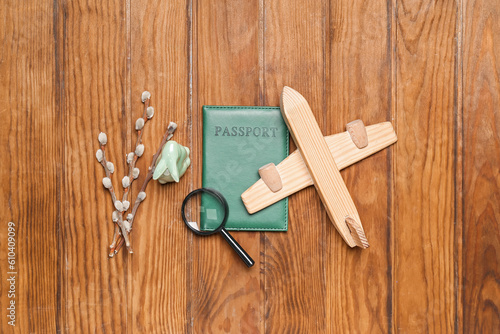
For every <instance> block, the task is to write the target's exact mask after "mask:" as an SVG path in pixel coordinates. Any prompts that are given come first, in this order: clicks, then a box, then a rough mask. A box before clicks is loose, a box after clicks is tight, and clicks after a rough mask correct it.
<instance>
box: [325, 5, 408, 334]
mask: <svg viewBox="0 0 500 334" xmlns="http://www.w3.org/2000/svg"><path fill="white" fill-rule="evenodd" d="M391 10H392V8H391V1H388V2H384V1H369V2H366V1H358V0H355V1H345V0H343V1H335V2H331V5H330V7H329V12H328V14H327V15H328V17H327V21H328V22H329V29H328V30H327V36H326V40H327V41H328V44H327V50H328V51H327V54H326V57H325V59H326V67H327V69H326V79H325V80H326V96H327V100H326V106H325V109H326V110H328V113H326V114H325V116H324V118H325V125H326V126H325V130H324V133H325V134H332V133H338V132H340V131H345V127H346V124H347V123H349V122H351V121H353V120H355V119H361V120H362V121H363V122H364V123H365V124H374V123H378V122H382V121H392V118H391V114H390V112H391V97H392V96H391V95H392V94H391V86H392V85H393V84H394V85H395V82H393V81H392V79H391V71H392V67H391V66H392V65H391V52H392V47H391V43H392V42H391V34H392V31H391V29H395V28H396V26H395V25H394V26H392V25H391V18H392V17H391ZM391 27H392V28H391ZM396 130H397V129H396ZM396 132H397V134H398V138H401V134H400V133H399V131H396ZM403 136H404V134H403ZM369 145H370V141H369ZM398 145H400V143H399V139H398V142H397V143H396V144H394V145H393V146H391V147H389V148H387V149H384V150H382V151H381V152H379V153H377V154H374V155H372V156H370V157H368V158H367V159H365V160H363V161H360V162H358V163H356V164H354V165H352V166H351V167H349V168H346V169H344V170H343V171H342V172H341V175H342V178H343V179H344V182H345V183H346V186H347V189H349V192H350V194H351V196H352V197H353V200H354V203H355V204H356V208H357V209H358V212H359V215H360V217H361V219H362V221H363V228H364V230H365V234H366V236H367V237H368V240H369V241H370V248H368V249H366V250H360V249H359V250H358V249H350V248H349V247H347V246H346V245H345V243H344V241H343V240H342V239H341V238H340V236H339V235H338V233H337V232H336V231H335V230H334V229H333V228H328V229H327V230H326V231H325V234H326V243H327V244H328V245H330V247H329V248H328V249H327V253H326V254H325V257H327V258H328V259H329V261H328V262H327V263H326V268H325V269H326V282H327V284H326V294H325V296H326V297H325V299H326V303H327V305H328V309H329V313H328V314H327V317H328V319H330V327H329V329H330V332H336V331H338V329H339V328H341V329H342V330H341V331H342V332H344V333H388V332H390V331H391V327H392V325H391V321H392V298H391V296H392V293H391V289H392V287H391V283H392V280H391V273H392V262H391V251H390V247H391V242H392V238H391V233H390V231H391V221H390V219H389V217H388V216H390V202H391V195H392V194H391V186H390V181H391V177H392V174H393V170H392V167H391V164H390V154H391V151H392V150H393V149H394V148H395V147H397V146H398ZM395 332H396V331H395Z"/></svg>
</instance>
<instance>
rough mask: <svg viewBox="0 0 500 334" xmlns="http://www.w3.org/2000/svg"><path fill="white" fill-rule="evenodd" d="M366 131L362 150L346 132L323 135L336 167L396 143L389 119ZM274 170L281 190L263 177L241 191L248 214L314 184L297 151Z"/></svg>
mask: <svg viewBox="0 0 500 334" xmlns="http://www.w3.org/2000/svg"><path fill="white" fill-rule="evenodd" d="M366 131H367V133H368V138H369V142H368V146H366V147H365V148H364V149H362V150H360V149H358V148H357V147H356V145H355V144H354V143H353V141H352V140H351V137H350V136H349V133H347V132H342V133H337V134H335V135H331V136H326V137H325V141H326V144H327V145H328V148H329V150H330V153H331V154H332V155H333V158H334V160H335V163H336V164H337V167H338V168H339V169H344V168H346V167H348V166H350V165H352V164H354V163H356V162H358V161H360V160H362V159H365V158H366V157H368V156H370V155H372V154H374V153H375V152H377V151H380V150H382V149H384V148H386V147H387V146H389V145H391V144H393V143H395V142H396V140H397V136H396V133H395V132H394V128H393V127H392V124H391V123H389V122H383V123H379V124H374V125H370V126H367V127H366ZM276 169H277V170H278V173H279V175H280V176H281V179H282V186H283V188H282V189H281V190H279V191H278V192H273V191H272V190H271V189H269V187H268V186H267V185H266V184H265V183H264V182H263V180H262V179H259V180H258V181H257V182H255V183H254V184H253V185H252V186H250V187H249V188H248V189H247V190H246V191H245V192H244V193H243V194H241V199H242V200H243V203H244V204H245V207H246V209H247V210H248V212H249V213H255V212H257V211H259V210H262V209H264V208H266V207H268V206H269V205H271V204H274V203H276V202H278V201H279V200H281V199H283V198H285V197H287V196H290V195H293V194H295V193H296V192H298V191H300V190H302V189H304V188H307V187H309V186H312V185H313V180H312V178H311V175H309V172H308V170H307V166H306V165H305V163H304V161H303V160H302V156H301V155H300V152H299V151H298V150H295V151H294V152H292V153H290V155H289V156H288V157H287V158H286V159H284V160H283V161H282V162H280V163H279V164H278V166H276Z"/></svg>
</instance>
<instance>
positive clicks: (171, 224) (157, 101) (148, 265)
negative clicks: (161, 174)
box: [128, 1, 193, 333]
mask: <svg viewBox="0 0 500 334" xmlns="http://www.w3.org/2000/svg"><path fill="white" fill-rule="evenodd" d="M187 14H188V13H187V8H186V2H185V1H133V2H132V6H131V8H130V15H131V18H130V20H131V21H130V25H131V30H130V33H131V36H130V43H131V45H130V50H131V51H130V52H131V64H130V68H131V74H130V76H131V77H130V81H131V85H130V91H131V93H130V96H131V110H130V111H129V113H130V118H131V119H132V120H133V123H135V120H136V119H137V118H138V117H139V115H140V111H141V110H142V109H141V108H142V103H141V101H140V99H139V97H140V95H141V92H142V91H143V90H145V89H146V90H148V91H150V92H151V94H152V100H151V101H152V104H151V105H152V106H153V107H154V108H155V114H154V116H153V118H152V119H151V122H148V124H147V125H146V129H145V132H144V139H143V143H144V145H145V146H146V151H145V153H144V157H143V158H142V159H141V160H140V162H139V164H138V167H139V168H140V170H141V174H142V175H141V176H140V177H139V179H138V180H139V182H138V183H139V184H142V181H143V179H144V178H145V175H146V173H145V171H146V169H147V166H149V164H150V163H151V157H152V155H153V154H154V152H155V151H156V149H157V148H158V145H159V144H160V140H161V137H162V135H163V133H164V132H165V131H166V129H167V126H168V123H169V122H176V123H177V125H178V127H177V130H176V132H175V133H174V137H173V138H172V140H175V141H177V142H178V143H180V144H182V145H185V146H189V147H191V140H190V135H191V126H190V123H189V122H190V117H191V115H190V110H189V79H190V73H189V71H188V68H189V66H188V64H189V54H188V48H187V47H186V46H187V45H188V43H189V27H188V25H187V24H186V18H187ZM180 23H182V24H180ZM158 50H162V52H158ZM129 136H130V135H128V137H129ZM128 147H130V143H129V145H128ZM129 150H130V149H129ZM192 154H193V153H192ZM191 175H192V174H191V173H189V172H187V173H186V174H185V176H183V177H182V178H181V180H180V182H179V183H175V182H174V183H168V184H165V185H160V184H159V183H158V182H150V184H149V185H148V188H147V190H146V194H147V198H146V200H145V201H144V203H143V204H142V205H141V207H140V208H139V210H138V213H137V219H136V221H135V223H134V231H133V233H132V238H133V241H132V243H133V247H134V252H135V254H134V255H133V256H132V263H131V264H132V267H131V272H129V275H130V279H131V281H130V283H131V285H132V286H131V289H130V290H129V291H128V292H129V294H131V295H130V298H131V299H130V303H129V305H128V308H129V314H130V320H129V321H130V327H131V331H130V332H131V333H136V332H146V333H152V332H163V333H167V332H170V333H181V332H185V331H186V329H187V328H188V326H189V325H188V320H187V319H188V318H187V317H188V315H187V312H186V308H187V305H188V299H187V297H188V296H189V292H188V290H187V287H188V285H187V279H188V277H187V271H186V267H187V263H188V261H187V255H188V249H189V243H188V232H187V230H186V228H185V226H184V223H183V222H182V219H181V215H180V212H181V203H182V200H183V199H184V197H185V196H186V195H187V194H188V192H189V189H190V187H191V183H192V178H191ZM136 195H137V190H136V191H135V192H134V194H133V196H134V198H135V196H136Z"/></svg>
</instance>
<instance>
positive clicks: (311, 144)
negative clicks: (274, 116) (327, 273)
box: [281, 86, 363, 247]
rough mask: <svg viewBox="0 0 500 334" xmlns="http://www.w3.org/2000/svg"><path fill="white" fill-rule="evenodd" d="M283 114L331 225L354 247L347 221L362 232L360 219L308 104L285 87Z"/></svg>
mask: <svg viewBox="0 0 500 334" xmlns="http://www.w3.org/2000/svg"><path fill="white" fill-rule="evenodd" d="M281 114H282V116H283V119H284V120H285V122H286V124H287V126H288V129H289V130H290V135H291V136H292V138H293V140H294V142H295V144H296V145H297V147H298V149H299V151H300V154H301V156H302V159H303V160H304V162H305V164H306V165H307V170H308V171H309V174H310V175H311V178H312V179H313V182H314V187H315V188H316V190H317V192H318V195H319V196H320V197H321V201H322V202H323V205H324V206H325V209H326V212H327V213H328V216H329V217H330V220H331V222H332V223H333V225H334V226H335V228H336V229H337V231H338V232H339V233H340V235H341V236H342V238H343V239H344V240H345V242H346V243H347V244H348V245H349V246H350V247H355V246H356V243H355V241H354V239H353V237H352V235H351V233H350V231H349V227H348V226H347V224H346V223H345V220H346V218H347V217H349V218H350V219H352V220H354V222H355V223H357V225H358V226H359V228H360V230H361V232H362V230H363V228H362V225H361V218H359V214H358V210H357V209H356V206H355V205H354V202H353V200H352V198H351V195H350V194H349V190H347V187H346V185H345V183H344V180H342V177H341V176H340V171H339V169H338V167H337V165H336V164H335V160H334V159H333V155H331V154H330V149H329V148H328V145H327V144H326V141H325V139H324V138H323V134H322V133H321V130H320V129H319V126H318V123H317V122H316V119H315V118H314V115H313V113H312V111H311V108H310V107H309V104H308V103H307V100H306V99H305V98H304V97H303V96H302V95H301V94H300V93H299V92H297V91H295V90H294V89H292V88H290V87H287V86H285V87H284V88H283V93H282V94H281Z"/></svg>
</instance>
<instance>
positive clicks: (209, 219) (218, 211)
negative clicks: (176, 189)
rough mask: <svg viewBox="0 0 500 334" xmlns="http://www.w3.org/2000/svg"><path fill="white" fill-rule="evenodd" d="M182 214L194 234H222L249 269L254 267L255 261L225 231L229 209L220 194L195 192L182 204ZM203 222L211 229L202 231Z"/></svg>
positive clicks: (204, 189) (198, 190) (215, 191)
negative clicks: (201, 224)
mask: <svg viewBox="0 0 500 334" xmlns="http://www.w3.org/2000/svg"><path fill="white" fill-rule="evenodd" d="M202 195H203V196H202ZM181 213H182V220H183V221H184V223H185V224H186V226H187V227H188V228H189V229H190V230H191V231H192V232H193V233H194V234H196V235H202V236H206V235H212V234H215V233H220V234H222V236H223V237H224V239H225V240H226V241H227V243H228V244H229V245H230V246H231V248H233V249H234V251H235V252H236V254H238V256H239V257H240V258H241V259H242V260H243V262H245V264H246V265H247V266H248V267H251V266H253V265H254V263H255V262H254V261H253V259H252V258H251V257H250V256H249V255H248V254H247V252H245V250H244V249H243V248H242V247H241V246H240V244H238V242H236V240H234V239H233V237H232V236H231V235H230V234H229V232H228V231H227V230H226V229H225V226H226V221H227V216H228V215H229V207H228V205H227V201H226V199H225V198H224V196H222V194H221V193H220V192H218V191H217V190H215V189H211V188H200V189H196V190H193V191H192V192H190V193H189V194H188V195H187V196H186V198H185V199H184V201H183V202H182V208H181ZM201 221H203V222H204V226H210V229H206V230H201V229H200V224H199V222H201Z"/></svg>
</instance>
